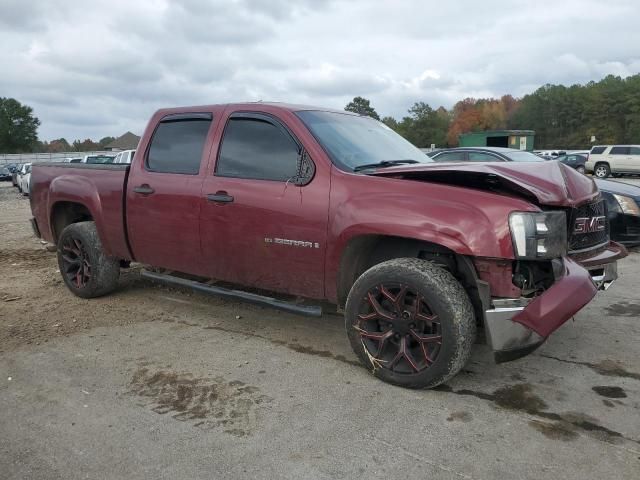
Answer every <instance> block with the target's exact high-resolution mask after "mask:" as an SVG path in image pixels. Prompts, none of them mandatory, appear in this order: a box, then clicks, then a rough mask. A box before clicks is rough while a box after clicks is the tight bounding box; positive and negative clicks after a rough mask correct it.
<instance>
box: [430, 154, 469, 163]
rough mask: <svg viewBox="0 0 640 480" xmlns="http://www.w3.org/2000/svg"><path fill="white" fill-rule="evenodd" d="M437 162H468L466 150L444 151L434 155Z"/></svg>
mask: <svg viewBox="0 0 640 480" xmlns="http://www.w3.org/2000/svg"><path fill="white" fill-rule="evenodd" d="M433 159H434V160H435V161H436V162H466V161H467V154H466V152H444V153H441V154H440V155H436V156H435V157H433Z"/></svg>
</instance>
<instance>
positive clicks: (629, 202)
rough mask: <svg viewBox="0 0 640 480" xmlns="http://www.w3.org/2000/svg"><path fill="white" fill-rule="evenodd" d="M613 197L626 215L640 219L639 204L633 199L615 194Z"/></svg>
mask: <svg viewBox="0 0 640 480" xmlns="http://www.w3.org/2000/svg"><path fill="white" fill-rule="evenodd" d="M612 195H613V197H614V198H615V199H616V200H617V201H618V204H619V205H620V208H621V209H622V211H623V212H624V213H626V214H628V215H637V216H639V217H640V207H638V204H637V203H636V201H635V200H634V199H633V198H631V197H625V196H624V195H616V194H615V193H613V194H612Z"/></svg>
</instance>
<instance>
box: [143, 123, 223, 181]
mask: <svg viewBox="0 0 640 480" xmlns="http://www.w3.org/2000/svg"><path fill="white" fill-rule="evenodd" d="M210 126H211V118H210V117H209V118H206V116H203V115H200V116H198V117H195V118H192V119H191V118H184V117H182V118H181V119H180V120H169V121H161V122H160V123H159V124H158V127H157V128H156V131H155V132H154V134H153V138H152V139H151V145H150V146H149V154H148V156H147V162H146V167H147V169H148V170H151V171H153V172H161V173H179V174H185V175H197V174H198V172H199V171H200V163H201V161H202V150H203V149H204V144H205V142H206V139H207V134H208V133H209V127H210Z"/></svg>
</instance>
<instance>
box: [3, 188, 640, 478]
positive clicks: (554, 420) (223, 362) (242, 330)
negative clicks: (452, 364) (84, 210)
mask: <svg viewBox="0 0 640 480" xmlns="http://www.w3.org/2000/svg"><path fill="white" fill-rule="evenodd" d="M28 217H29V202H28V199H26V198H23V197H21V196H20V195H19V194H18V193H17V191H16V190H15V189H13V188H11V187H10V185H9V184H6V183H4V184H0V412H1V415H0V478H2V479H5V478H11V479H14V478H15V479H23V478H34V479H56V478H61V479H62V478H64V479H72V478H114V479H115V478H127V479H137V478H172V479H175V478H189V479H194V478H292V479H293V478H295V479H298V478H364V477H366V478H389V477H391V476H393V477H403V476H406V477H409V478H414V477H415V478H438V479H439V478H447V479H448V478H452V479H453V478H465V479H480V478H536V479H543V478H567V479H574V478H575V479H584V478H614V479H635V480H637V479H638V478H640V474H639V473H638V472H640V360H639V356H638V351H639V350H638V345H639V344H640V324H639V322H638V320H639V317H640V298H639V294H638V285H640V255H638V253H637V252H636V253H634V254H632V255H631V256H630V257H628V258H627V259H625V260H624V261H623V262H621V264H620V265H619V271H620V275H621V279H620V280H619V281H618V282H617V283H616V284H615V285H614V286H613V287H612V288H611V289H610V290H609V291H607V292H604V293H602V294H600V295H599V296H598V298H597V299H596V300H595V301H594V302H593V303H592V304H590V305H589V306H588V307H587V308H586V309H585V310H583V311H582V312H581V313H580V314H579V315H578V316H577V317H576V320H575V322H569V323H567V324H566V325H565V326H563V327H562V328H561V329H560V330H559V331H558V332H557V333H556V334H555V335H554V336H552V337H551V339H550V340H549V341H548V342H547V343H546V344H545V345H544V346H543V347H542V348H540V349H539V350H538V351H537V352H535V353H534V354H533V355H531V356H529V357H528V358H525V359H522V360H518V361H516V362H512V363H509V364H503V365H499V366H496V365H494V364H493V361H492V359H491V355H490V352H489V350H488V348H487V347H486V346H483V345H476V346H475V347H476V348H475V351H474V354H473V357H472V361H471V362H470V363H469V365H468V366H467V367H466V369H465V370H464V372H462V374H460V375H459V376H458V377H456V378H455V379H454V380H452V381H451V382H449V384H448V385H446V386H443V387H441V388H440V389H438V390H437V391H408V390H403V389H399V388H395V387H391V386H388V385H385V384H383V383H381V382H379V381H378V380H376V379H374V378H373V377H372V376H371V375H369V374H368V373H367V371H366V370H364V369H363V368H361V367H360V366H358V364H357V362H356V359H355V357H354V355H353V354H352V353H351V350H350V348H349V346H348V343H347V340H346V338H345V335H344V331H343V325H342V319H341V318H340V317H338V316H336V315H325V316H324V317H323V318H320V319H309V318H304V317H298V316H295V315H290V314H284V313H280V312H276V311H273V310H269V309H263V308H260V307H254V306H250V305H246V304H243V303H235V302H229V301H222V300H219V299H216V298H210V297H206V296H204V295H199V294H194V293H190V292H186V291H181V290H173V289H167V288H164V287H159V286H156V285H153V284H151V283H149V282H147V281H144V280H142V279H140V278H139V276H138V275H137V272H136V270H135V269H132V270H130V271H128V272H126V273H125V274H123V276H122V279H121V282H120V283H121V287H120V288H119V290H118V291H117V292H115V293H114V294H112V295H110V296H108V297H105V298H101V299H94V300H89V301H87V300H81V299H79V298H76V297H74V296H73V295H71V294H70V293H69V292H68V291H67V290H66V288H65V287H64V285H63V284H62V281H61V279H60V277H59V273H58V271H57V264H56V259H55V255H54V254H53V253H48V252H46V251H45V250H44V248H43V246H42V245H41V244H40V242H39V241H38V240H37V239H35V238H34V237H33V236H32V235H31V232H30V228H29V225H28V222H27V219H28Z"/></svg>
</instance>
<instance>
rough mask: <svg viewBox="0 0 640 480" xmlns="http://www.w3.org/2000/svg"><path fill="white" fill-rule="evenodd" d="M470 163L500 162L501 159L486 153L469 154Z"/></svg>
mask: <svg viewBox="0 0 640 480" xmlns="http://www.w3.org/2000/svg"><path fill="white" fill-rule="evenodd" d="M468 155H469V161H470V162H500V161H501V159H500V158H498V157H496V156H495V155H492V154H491V153H487V152H469V154H468Z"/></svg>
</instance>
